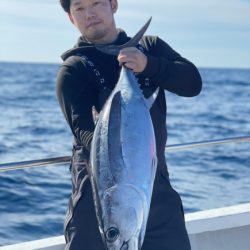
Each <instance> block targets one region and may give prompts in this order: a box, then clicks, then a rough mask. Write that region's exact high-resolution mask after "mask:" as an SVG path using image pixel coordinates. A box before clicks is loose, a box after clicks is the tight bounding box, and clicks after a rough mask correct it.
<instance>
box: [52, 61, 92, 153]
mask: <svg viewBox="0 0 250 250" xmlns="http://www.w3.org/2000/svg"><path fill="white" fill-rule="evenodd" d="M91 83H92V84H91ZM56 94H57V99H58V101H59V104H60V107H61V109H62V112H63V114H64V116H65V118H66V120H67V122H68V124H69V126H70V128H71V131H72V133H73V135H74V136H75V138H76V140H77V142H78V143H80V145H82V146H84V148H85V149H86V150H87V152H88V153H89V151H90V145H91V141H92V138H93V131H94V127H95V125H94V121H93V117H92V106H95V104H96V100H97V97H96V95H97V92H96V89H95V86H94V84H93V82H92V81H91V75H90V72H89V71H88V70H87V68H86V65H84V64H83V62H82V61H81V59H79V58H77V57H72V58H69V59H68V60H67V61H66V62H65V63H64V64H62V66H61V67H60V69H59V72H58V75H57V82H56Z"/></svg>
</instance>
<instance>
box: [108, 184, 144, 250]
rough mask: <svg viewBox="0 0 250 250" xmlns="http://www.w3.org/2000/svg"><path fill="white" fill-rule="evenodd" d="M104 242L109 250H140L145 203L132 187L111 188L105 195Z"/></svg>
mask: <svg viewBox="0 0 250 250" xmlns="http://www.w3.org/2000/svg"><path fill="white" fill-rule="evenodd" d="M105 202H106V204H108V206H107V207H108V209H107V210H106V213H105V214H104V217H103V220H104V229H103V235H104V241H105V243H106V246H107V248H108V249H109V250H138V249H139V247H140V246H141V242H140V236H141V231H142V230H144V228H143V225H144V224H143V221H144V212H145V211H144V201H143V199H142V198H141V197H140V194H139V193H138V191H137V190H136V189H134V188H133V187H131V186H130V185H123V186H115V187H112V188H110V189H109V190H108V191H107V193H106V195H105Z"/></svg>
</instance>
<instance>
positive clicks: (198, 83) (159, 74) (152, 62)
mask: <svg viewBox="0 0 250 250" xmlns="http://www.w3.org/2000/svg"><path fill="white" fill-rule="evenodd" d="M142 44H143V45H144V47H145V49H146V50H147V51H148V63H147V65H146V68H145V70H144V71H143V72H142V73H141V74H142V75H143V76H144V77H148V78H150V79H151V80H152V82H153V83H155V84H157V85H158V86H160V87H161V88H163V89H165V90H168V91H170V92H173V93H175V94H177V95H180V96H186V97H191V96H195V95H198V94H199V93H200V91H201V88H202V80H201V76H200V74H199V71H198V70H197V68H196V67H195V65H194V64H193V63H191V62H190V61H188V60H187V59H185V58H183V57H181V55H180V54H178V53H177V52H175V51H174V50H173V49H172V48H171V47H170V46H169V45H168V44H167V43H166V42H164V41H163V40H161V39H160V38H158V37H146V38H145V39H144V40H142Z"/></svg>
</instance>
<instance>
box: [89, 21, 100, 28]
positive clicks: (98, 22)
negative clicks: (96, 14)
mask: <svg viewBox="0 0 250 250" xmlns="http://www.w3.org/2000/svg"><path fill="white" fill-rule="evenodd" d="M100 23H101V21H94V22H91V23H89V24H88V25H87V28H90V27H93V26H96V25H98V24H100Z"/></svg>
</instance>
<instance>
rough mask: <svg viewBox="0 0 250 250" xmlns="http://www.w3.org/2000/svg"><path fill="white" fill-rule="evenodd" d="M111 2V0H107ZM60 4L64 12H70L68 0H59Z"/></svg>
mask: <svg viewBox="0 0 250 250" xmlns="http://www.w3.org/2000/svg"><path fill="white" fill-rule="evenodd" d="M109 1H110V2H111V0H109ZM60 4H61V6H62V8H63V9H64V11H65V12H67V13H69V12H70V0H60Z"/></svg>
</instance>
